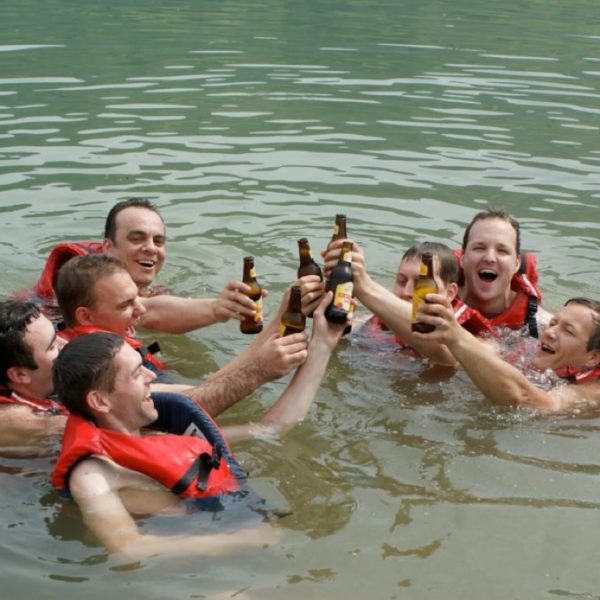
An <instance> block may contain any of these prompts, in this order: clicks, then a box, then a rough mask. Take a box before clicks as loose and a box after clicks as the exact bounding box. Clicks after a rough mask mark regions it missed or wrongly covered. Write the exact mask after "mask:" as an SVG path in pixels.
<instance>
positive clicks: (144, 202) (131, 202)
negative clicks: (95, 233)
mask: <svg viewBox="0 0 600 600" xmlns="http://www.w3.org/2000/svg"><path fill="white" fill-rule="evenodd" d="M132 206H134V207H137V208H145V209H147V210H151V211H152V212H155V213H156V214H157V215H158V216H159V217H160V220H161V221H163V218H162V217H161V216H160V213H159V212H158V208H157V207H156V206H155V205H154V204H152V202H150V200H148V198H128V199H127V200H122V201H121V202H117V203H116V204H115V205H114V206H113V207H112V208H111V209H110V211H109V213H108V215H107V216H106V221H105V223H104V238H105V239H109V240H110V241H111V242H112V243H113V244H115V243H116V242H117V215H118V214H119V213H120V212H121V211H122V210H125V209H126V208H130V207H132ZM163 223H164V221H163Z"/></svg>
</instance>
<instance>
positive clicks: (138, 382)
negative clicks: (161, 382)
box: [106, 344, 158, 433]
mask: <svg viewBox="0 0 600 600" xmlns="http://www.w3.org/2000/svg"><path fill="white" fill-rule="evenodd" d="M113 360H114V361H116V375H115V382H114V385H113V389H112V391H111V392H107V393H106V396H107V401H108V403H109V405H110V419H111V425H112V426H111V428H114V429H116V430H118V431H121V432H123V433H137V432H138V431H139V429H140V428H141V427H144V426H146V425H148V424H150V423H152V422H153V421H155V420H156V419H157V418H158V412H157V410H156V408H155V407H154V402H153V401H152V398H151V397H150V384H151V383H152V382H153V381H154V380H155V379H156V375H155V374H154V373H153V372H152V371H150V370H148V369H146V368H145V367H144V366H143V364H142V357H141V356H140V354H139V352H136V351H135V350H134V349H133V348H132V347H131V346H130V345H129V344H123V345H122V346H121V348H120V350H119V351H118V352H117V353H116V354H115V357H114V358H113Z"/></svg>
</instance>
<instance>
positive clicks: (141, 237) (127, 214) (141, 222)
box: [103, 206, 166, 291]
mask: <svg viewBox="0 0 600 600" xmlns="http://www.w3.org/2000/svg"><path fill="white" fill-rule="evenodd" d="M165 239H166V238H165V224H164V223H163V221H162V219H161V218H160V216H159V215H158V214H157V213H156V212H154V211H153V210H149V209H148V208H143V207H140V206H130V207H129V208H125V209H124V210H122V211H121V212H119V213H118V215H117V216H116V231H115V239H114V240H111V239H109V238H107V239H105V240H104V244H103V248H104V252H105V253H106V254H109V255H111V256H115V257H117V258H120V259H121V260H122V261H123V262H124V263H125V265H126V266H127V270H128V271H129V274H130V275H131V278H132V279H133V281H135V283H136V285H137V286H138V287H139V288H140V291H143V290H146V289H147V288H148V287H149V286H150V285H151V284H152V281H153V280H154V278H155V277H156V276H157V275H158V272H159V271H160V269H161V267H162V266H163V263H164V262H165V256H166V248H165Z"/></svg>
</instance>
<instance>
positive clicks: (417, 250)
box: [400, 242, 458, 285]
mask: <svg viewBox="0 0 600 600" xmlns="http://www.w3.org/2000/svg"><path fill="white" fill-rule="evenodd" d="M425 252H429V253H430V254H433V255H434V256H437V257H438V260H439V261H440V278H441V279H442V281H443V282H444V283H445V284H446V285H447V284H449V283H457V281H458V259H457V258H456V255H455V254H454V252H453V251H452V250H451V249H450V248H449V247H448V246H446V244H442V243H441V242H422V243H421V244H415V245H414V246H411V247H410V248H409V249H408V250H407V251H406V252H405V253H404V254H403V255H402V258H401V259H400V263H403V262H405V261H407V260H411V259H413V258H417V259H419V260H420V259H421V258H422V256H423V254H424V253H425Z"/></svg>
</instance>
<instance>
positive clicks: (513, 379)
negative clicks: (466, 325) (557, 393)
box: [449, 329, 560, 410]
mask: <svg viewBox="0 0 600 600" xmlns="http://www.w3.org/2000/svg"><path fill="white" fill-rule="evenodd" d="M449 349H450V351H451V352H452V354H453V355H454V357H455V358H456V359H457V360H458V362H459V363H460V365H461V366H462V367H463V369H464V370H465V371H466V373H467V374H468V375H469V377H470V378H471V380H472V381H473V383H474V384H475V385H476V386H477V387H478V388H479V390H480V391H481V392H482V393H483V394H484V395H485V396H486V398H488V400H490V401H491V402H493V403H495V404H500V405H506V406H532V407H535V408H542V409H545V410H558V409H559V408H560V406H559V403H557V399H556V398H554V397H553V396H551V395H550V394H548V393H547V392H545V391H544V390H541V389H539V388H538V387H536V386H535V385H534V384H533V383H531V382H530V381H529V380H528V379H527V378H526V377H525V376H524V375H523V374H522V373H521V372H520V371H519V370H517V369H516V368H515V367H513V366H512V365H510V364H509V363H507V362H506V361H504V360H502V359H501V358H500V357H499V356H497V355H496V354H494V352H493V351H492V350H491V349H490V348H489V347H487V346H486V345H485V344H484V343H482V342H481V341H479V340H478V339H477V338H475V337H474V336H473V335H471V334H470V333H469V332H467V331H465V330H464V329H461V330H460V332H459V335H457V336H456V339H455V340H453V341H452V342H451V343H450V344H449Z"/></svg>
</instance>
